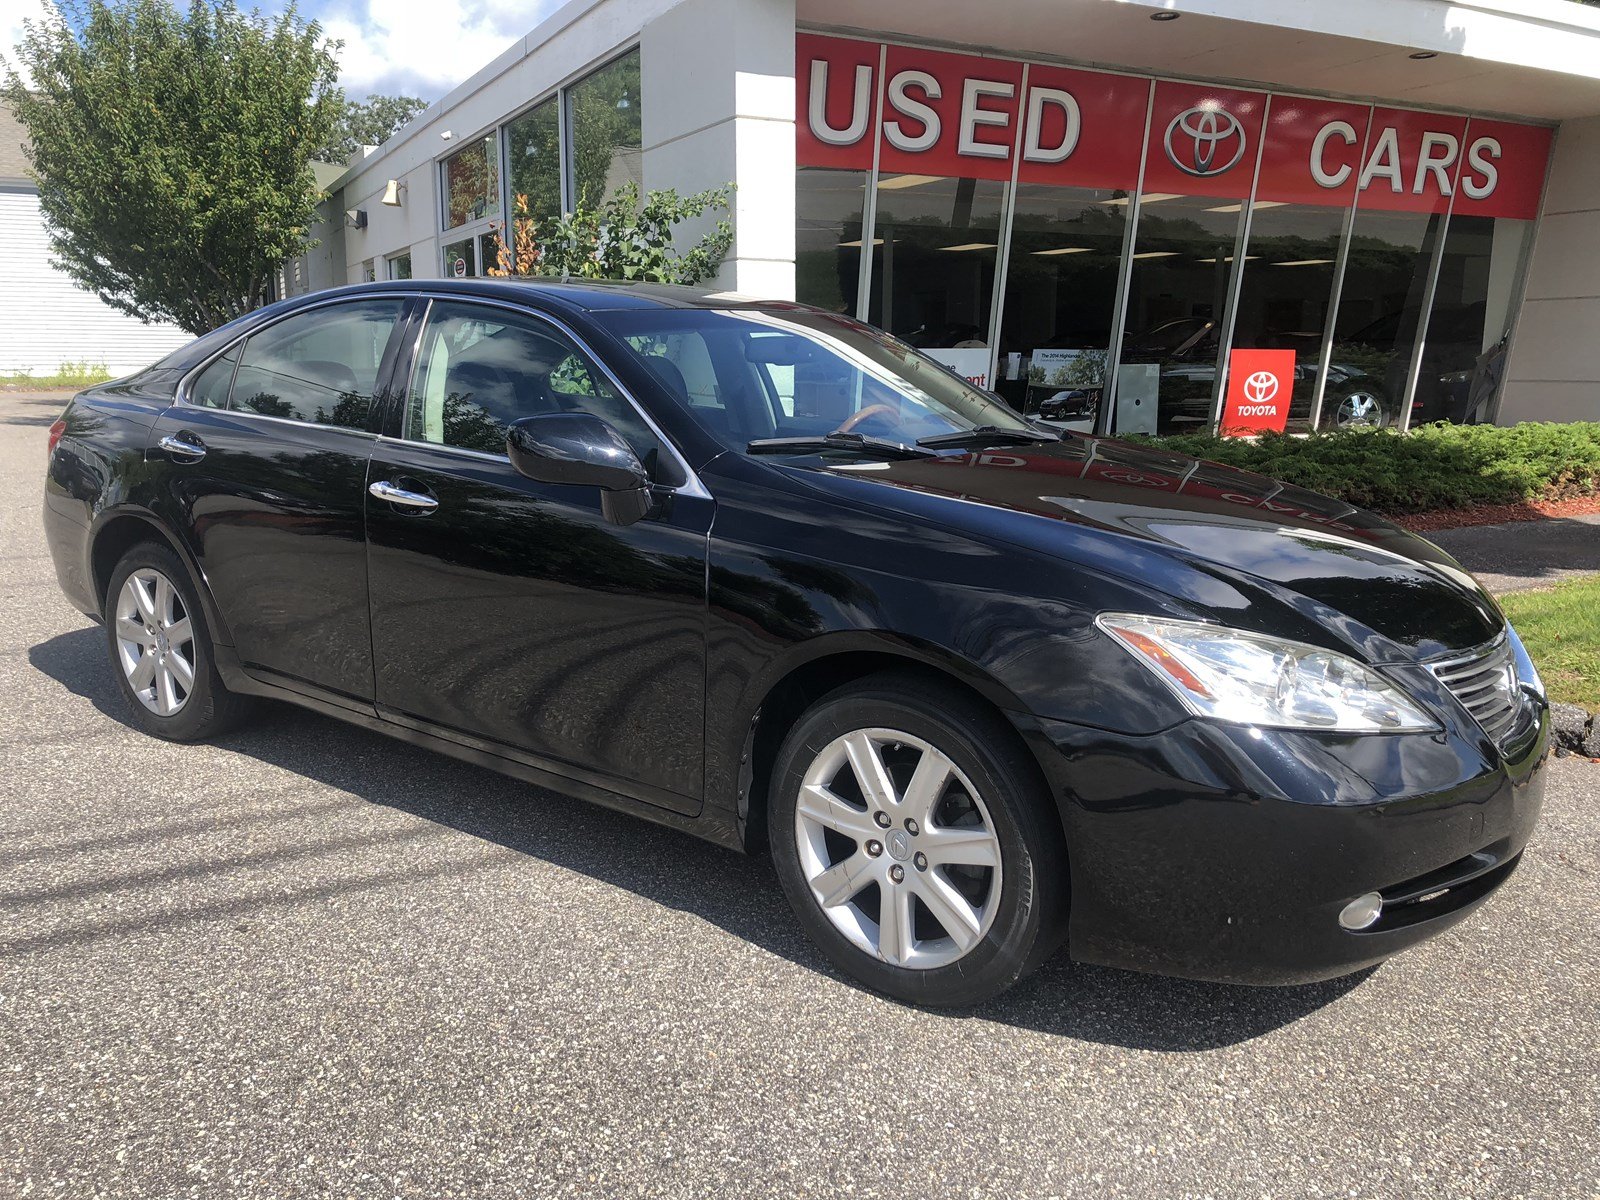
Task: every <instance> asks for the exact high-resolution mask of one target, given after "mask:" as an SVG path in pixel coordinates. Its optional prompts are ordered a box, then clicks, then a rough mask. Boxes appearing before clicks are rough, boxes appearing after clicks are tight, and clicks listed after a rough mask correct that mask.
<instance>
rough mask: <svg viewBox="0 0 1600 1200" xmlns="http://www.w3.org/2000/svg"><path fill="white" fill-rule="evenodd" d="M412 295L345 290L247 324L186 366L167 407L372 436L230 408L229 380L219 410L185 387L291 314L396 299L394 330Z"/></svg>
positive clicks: (373, 432) (375, 403)
mask: <svg viewBox="0 0 1600 1200" xmlns="http://www.w3.org/2000/svg"><path fill="white" fill-rule="evenodd" d="M369 286H370V285H369ZM415 295H416V293H415V292H410V291H400V290H398V289H390V288H374V289H373V290H372V291H361V292H356V293H353V294H352V293H345V294H344V295H342V296H330V297H328V298H327V299H325V300H315V301H312V302H311V303H309V304H300V305H296V306H295V307H294V308H293V309H292V310H291V311H289V312H286V313H282V314H280V315H278V316H276V317H274V318H273V319H272V320H270V321H262V322H261V323H260V324H258V325H253V326H251V328H249V329H247V330H245V331H244V332H243V333H241V334H240V335H239V336H238V337H236V338H234V339H233V340H232V341H230V342H228V343H227V344H226V345H224V346H222V347H221V348H220V349H218V350H216V351H214V352H213V353H211V354H208V355H207V356H206V357H205V358H203V359H201V360H200V361H199V362H197V363H196V364H195V365H194V366H192V367H190V368H189V369H188V370H187V371H185V372H184V373H183V377H182V378H181V379H179V380H178V386H177V387H176V388H174V389H173V392H172V404H171V405H169V408H194V409H199V410H200V411H202V412H225V413H227V414H228V415H229V416H230V417H233V416H238V417H245V418H248V419H249V420H252V421H273V422H276V423H277V424H280V425H293V426H295V427H296V428H299V429H329V430H333V431H334V432H336V433H348V434H353V435H354V436H356V437H366V438H376V437H377V436H378V434H377V431H376V430H372V429H351V428H350V427H349V426H347V425H318V424H317V423H316V422H315V421H302V420H299V419H298V418H296V417H274V416H271V415H269V414H267V413H258V412H248V411H246V410H244V409H239V408H234V407H232V405H233V383H232V381H230V382H229V384H228V404H229V407H227V408H221V409H219V408H211V407H209V406H208V405H204V404H195V403H194V402H193V401H191V400H190V399H189V390H190V387H191V386H192V385H193V383H194V381H195V380H196V379H198V378H199V377H200V373H201V372H202V371H204V370H205V369H206V368H207V367H209V366H210V365H211V364H212V363H214V362H216V361H217V359H219V358H222V357H223V356H224V355H226V354H229V353H231V352H232V351H233V349H234V347H236V346H237V347H240V348H241V352H240V356H239V360H240V362H243V361H244V354H243V351H242V347H243V346H244V344H245V343H246V342H247V341H249V340H250V339H251V338H253V337H255V335H256V334H258V333H264V332H265V331H266V330H268V329H271V328H273V327H274V326H276V325H281V324H282V323H283V322H285V321H287V320H289V319H290V318H292V317H298V316H300V315H301V314H303V313H308V312H313V311H315V310H316V309H319V308H330V307H332V306H333V305H335V304H359V303H361V302H362V301H365V300H399V301H400V302H401V305H400V312H399V313H398V314H397V315H396V317H395V331H398V330H399V328H400V325H401V323H402V322H403V321H404V320H405V316H406V308H405V302H406V301H407V300H410V299H412V298H414V297H415ZM389 336H390V337H391V338H392V337H394V332H391V333H390V334H389ZM379 374H380V375H381V374H382V365H381V364H380V366H379ZM233 375H234V379H235V380H236V379H237V378H238V376H239V363H234V365H233ZM381 407H382V406H381V404H380V403H379V397H378V396H374V397H373V404H372V409H373V411H374V412H377V411H379V410H380V408H381Z"/></svg>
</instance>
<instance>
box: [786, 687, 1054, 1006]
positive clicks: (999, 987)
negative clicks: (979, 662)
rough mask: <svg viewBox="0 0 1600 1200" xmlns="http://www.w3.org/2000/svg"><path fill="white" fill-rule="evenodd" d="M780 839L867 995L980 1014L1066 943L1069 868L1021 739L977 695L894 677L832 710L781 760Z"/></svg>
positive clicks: (799, 732) (801, 891) (796, 881)
mask: <svg viewBox="0 0 1600 1200" xmlns="http://www.w3.org/2000/svg"><path fill="white" fill-rule="evenodd" d="M773 788H774V791H773V794H772V798H771V811H770V813H769V817H770V820H769V823H768V828H769V838H770V841H771V846H772V853H773V859H774V861H775V863H776V865H777V869H778V876H779V879H780V880H781V882H782V884H783V888H784V891H785V893H786V894H787V895H788V898H789V902H790V904H791V905H792V906H793V908H794V910H795V913H796V914H797V915H798V916H799V918H800V921H801V923H802V924H803V925H804V926H805V928H806V930H807V932H808V933H809V934H810V935H811V937H812V939H813V940H814V941H816V942H817V944H818V945H819V946H820V947H821V948H822V949H823V951H824V952H825V953H826V954H827V955H828V957H829V958H830V959H831V960H832V961H833V962H834V964H835V965H837V966H838V967H839V968H840V969H841V970H843V971H844V972H846V973H847V974H849V975H851V976H852V977H854V978H855V979H857V980H859V981H860V982H862V983H864V984H866V985H867V986H868V987H871V988H874V989H876V990H878V991H881V992H885V993H887V994H889V995H891V996H894V997H896V998H898V999H901V1000H907V1001H911V1002H913V1003H918V1004H930V1005H958V1004H974V1003H978V1002H980V1001H983V1000H987V999H989V998H990V997H993V996H995V995H998V994H999V993H1000V992H1002V991H1004V990H1005V989H1006V988H1008V987H1010V986H1011V985H1012V984H1013V983H1015V982H1016V981H1017V980H1018V979H1020V978H1021V977H1022V976H1023V975H1024V974H1026V973H1027V972H1028V971H1029V970H1031V969H1032V968H1033V967H1034V966H1036V965H1037V964H1038V963H1039V962H1041V961H1042V960H1043V959H1044V957H1045V956H1046V955H1048V954H1049V953H1050V952H1051V951H1052V950H1054V949H1055V948H1056V946H1057V945H1058V944H1059V941H1060V936H1061V934H1062V933H1063V932H1064V928H1065V926H1064V917H1065V906H1066V904H1065V902H1066V894H1067V892H1066V861H1065V852H1064V849H1063V847H1062V845H1061V837H1060V833H1059V825H1058V824H1057V822H1056V819H1055V817H1054V815H1053V813H1052V812H1051V811H1050V805H1049V797H1048V795H1047V794H1046V791H1045V788H1044V786H1043V784H1042V782H1041V780H1040V779H1039V777H1038V774H1037V771H1036V769H1035V768H1034V767H1033V765H1032V763H1031V762H1030V761H1029V760H1028V757H1027V753H1026V751H1025V750H1024V748H1023V747H1022V746H1021V744H1020V743H1019V742H1018V740H1017V738H1016V735H1015V733H1014V732H1013V731H1012V730H1011V728H1010V727H1009V726H1008V725H1007V724H1006V723H1005V721H1004V720H1003V719H1002V718H1001V717H1000V716H999V715H998V714H997V713H994V712H992V711H991V710H988V709H986V708H984V707H983V706H982V705H980V704H978V703H976V702H975V701H973V700H971V699H969V698H968V697H967V696H965V695H963V694H961V693H959V692H957V691H955V690H954V689H947V688H943V687H940V686H937V685H929V684H927V683H925V682H923V681H920V680H915V681H914V680H912V679H910V678H905V677H896V676H881V677H875V678H873V679H869V680H866V681H863V682H862V683H859V684H855V685H850V686H848V687H846V688H844V689H841V690H839V691H836V692H834V693H832V694H830V695H829V696H826V697H824V698H823V699H822V700H821V701H819V702H818V703H817V704H816V705H814V706H813V707H812V708H811V709H809V710H808V711H807V712H806V713H805V714H804V715H803V716H802V717H801V718H800V720H799V722H798V723H797V724H796V726H795V727H794V729H793V730H791V731H790V733H789V736H788V738H787V739H786V740H785V741H784V744H783V747H782V749H781V750H780V751H779V754H778V760H777V763H776V764H775V770H774V775H773Z"/></svg>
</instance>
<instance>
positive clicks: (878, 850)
mask: <svg viewBox="0 0 1600 1200" xmlns="http://www.w3.org/2000/svg"><path fill="white" fill-rule="evenodd" d="M882 853H883V843H882V842H880V841H877V840H876V839H874V840H873V841H870V842H868V843H867V856H868V857H869V858H877V857H878V855H880V854H882Z"/></svg>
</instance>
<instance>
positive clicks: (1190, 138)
mask: <svg viewBox="0 0 1600 1200" xmlns="http://www.w3.org/2000/svg"><path fill="white" fill-rule="evenodd" d="M1244 143H1245V136H1244V126H1243V125H1241V124H1239V118H1238V117H1236V116H1234V115H1233V114H1232V113H1231V112H1229V111H1228V110H1227V109H1225V108H1222V107H1220V106H1218V105H1216V104H1199V105H1196V106H1195V107H1194V108H1190V109H1186V110H1184V111H1183V112H1181V113H1179V114H1178V115H1177V116H1175V117H1173V118H1172V123H1171V124H1170V125H1168V126H1167V136H1166V148H1167V157H1168V158H1169V159H1171V160H1172V165H1173V166H1175V167H1177V168H1178V170H1180V171H1182V172H1183V173H1184V174H1186V175H1196V176H1199V177H1200V178H1202V179H1204V178H1205V177H1206V176H1208V175H1221V174H1222V173H1223V172H1224V171H1228V170H1232V169H1233V167H1234V166H1235V165H1236V164H1237V163H1238V161H1239V160H1240V159H1241V158H1243V157H1244Z"/></svg>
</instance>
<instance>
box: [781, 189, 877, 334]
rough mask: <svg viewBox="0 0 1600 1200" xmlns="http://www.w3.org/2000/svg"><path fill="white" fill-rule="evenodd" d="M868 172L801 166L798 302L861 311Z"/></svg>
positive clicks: (796, 238) (797, 192)
mask: <svg viewBox="0 0 1600 1200" xmlns="http://www.w3.org/2000/svg"><path fill="white" fill-rule="evenodd" d="M866 195H867V172H865V171H841V170H833V169H829V168H825V167H801V168H800V172H799V179H798V184H797V187H796V189H795V231H794V257H795V262H794V277H795V298H796V299H797V300H799V301H800V302H801V303H802V304H815V305H816V306H817V307H818V308H825V309H827V310H828V311H829V312H839V313H851V314H853V313H854V312H855V311H856V288H857V284H858V281H859V280H860V278H861V219H862V217H861V209H862V206H863V203H864V202H865V200H866Z"/></svg>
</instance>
